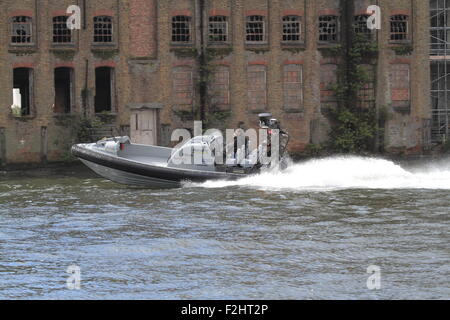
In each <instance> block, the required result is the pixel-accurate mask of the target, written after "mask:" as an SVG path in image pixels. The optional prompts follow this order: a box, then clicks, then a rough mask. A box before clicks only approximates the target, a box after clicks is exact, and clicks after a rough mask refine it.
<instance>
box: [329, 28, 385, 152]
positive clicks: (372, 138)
mask: <svg viewBox="0 0 450 320" xmlns="http://www.w3.org/2000/svg"><path fill="white" fill-rule="evenodd" d="M349 33H350V34H351V35H350V39H349V40H348V41H349V43H348V45H347V48H345V50H341V49H340V50H339V52H341V58H342V60H343V61H344V63H343V64H341V65H340V67H339V70H338V82H337V83H336V84H335V85H333V86H332V87H331V89H332V90H333V91H334V92H335V94H336V97H337V100H338V106H337V108H336V109H334V110H330V113H329V114H330V116H331V120H332V122H333V124H332V127H331V131H330V139H329V142H328V146H327V147H328V149H330V150H331V151H333V152H337V153H364V152H372V151H374V150H375V149H378V147H377V145H378V143H377V139H378V137H379V136H380V135H381V133H380V130H381V129H380V127H382V125H380V117H379V113H378V112H377V110H376V109H368V108H363V107H362V106H361V103H360V97H359V91H360V90H361V89H362V88H363V86H364V85H365V84H366V83H368V81H370V77H369V75H368V74H367V71H366V70H365V68H364V67H363V66H362V65H363V64H373V62H374V60H375V59H376V57H377V54H378V46H377V43H376V42H373V41H371V39H369V38H367V37H365V36H359V35H355V34H354V33H353V30H352V31H351V32H349ZM337 52H338V50H337V49H336V53H337ZM377 151H378V150H377Z"/></svg>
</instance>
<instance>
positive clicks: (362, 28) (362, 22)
mask: <svg viewBox="0 0 450 320" xmlns="http://www.w3.org/2000/svg"><path fill="white" fill-rule="evenodd" d="M367 19H369V16H368V15H366V14H363V15H358V16H355V18H354V24H353V28H354V30H355V34H357V35H362V36H365V37H367V38H370V37H371V36H372V31H371V30H370V29H369V28H368V27H367Z"/></svg>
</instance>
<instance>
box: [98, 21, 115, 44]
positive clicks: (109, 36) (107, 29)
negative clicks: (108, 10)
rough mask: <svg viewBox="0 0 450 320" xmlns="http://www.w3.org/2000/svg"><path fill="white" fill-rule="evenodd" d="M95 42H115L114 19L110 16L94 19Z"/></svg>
mask: <svg viewBox="0 0 450 320" xmlns="http://www.w3.org/2000/svg"><path fill="white" fill-rule="evenodd" d="M94 42H96V43H109V42H113V18H112V17H110V16H97V17H94Z"/></svg>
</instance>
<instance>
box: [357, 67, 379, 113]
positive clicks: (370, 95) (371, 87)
mask: <svg viewBox="0 0 450 320" xmlns="http://www.w3.org/2000/svg"><path fill="white" fill-rule="evenodd" d="M360 68H361V72H364V75H365V77H366V79H367V81H366V82H365V83H364V84H363V85H362V87H361V88H360V89H359V92H358V98H359V102H360V106H361V107H362V108H373V107H375V68H374V66H373V65H369V64H366V65H361V66H360Z"/></svg>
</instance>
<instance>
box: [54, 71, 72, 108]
mask: <svg viewBox="0 0 450 320" xmlns="http://www.w3.org/2000/svg"><path fill="white" fill-rule="evenodd" d="M72 74H73V70H72V68H56V69H55V106H54V109H53V111H54V112H55V113H70V111H71V106H72V97H73V95H72V91H73V86H72V83H73V82H72V79H73V77H72Z"/></svg>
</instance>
